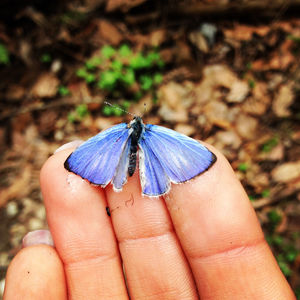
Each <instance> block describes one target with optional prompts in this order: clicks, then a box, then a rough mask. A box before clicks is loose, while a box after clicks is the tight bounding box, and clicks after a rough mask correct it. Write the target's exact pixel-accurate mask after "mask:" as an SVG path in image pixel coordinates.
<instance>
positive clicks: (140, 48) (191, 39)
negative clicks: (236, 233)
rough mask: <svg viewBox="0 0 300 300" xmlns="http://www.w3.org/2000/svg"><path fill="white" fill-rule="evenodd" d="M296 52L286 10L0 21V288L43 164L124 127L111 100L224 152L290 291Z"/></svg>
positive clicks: (38, 222) (299, 166)
mask: <svg viewBox="0 0 300 300" xmlns="http://www.w3.org/2000/svg"><path fill="white" fill-rule="evenodd" d="M75 2H76V1H75ZM120 2H122V1H120ZM141 2H143V1H141ZM114 9H116V8H114ZM299 57H300V18H299V17H298V18H297V17H296V16H294V15H293V14H292V13H291V12H288V11H285V10H282V11H279V13H278V14H277V15H276V16H275V17H272V18H262V19H260V18H259V20H258V18H257V19H256V18H255V17H252V18H251V19H250V18H247V20H245V18H243V21H242V20H241V18H236V19H235V18H232V17H230V18H226V17H224V18H210V19H204V18H199V17H195V16H193V17H192V18H191V17H184V16H181V17H178V18H177V17H174V16H172V17H169V16H168V15H167V13H166V12H164V13H162V12H159V13H158V12H157V11H155V10H154V11H153V12H151V13H143V12H142V10H140V11H137V12H136V13H132V14H123V13H122V12H117V13H115V12H113V13H105V9H104V8H103V7H100V8H98V9H95V8H94V7H93V8H89V7H79V8H78V7H77V8H76V7H75V5H64V6H59V7H57V8H56V9H53V8H52V9H51V10H50V11H48V10H43V9H41V8H39V7H35V6H24V7H22V9H20V10H19V11H18V12H17V13H15V14H13V15H12V16H9V18H3V20H0V78H1V80H0V162H1V163H0V190H1V194H0V220H1V222H0V237H1V240H0V290H1V289H3V285H4V276H5V272H6V269H7V266H8V264H9V262H10V261H11V259H12V257H13V256H14V255H15V254H16V253H17V251H18V250H19V249H20V248H21V244H22V237H23V236H24V235H25V234H26V233H27V232H28V231H31V230H36V229H41V228H47V224H46V214H45V209H44V206H43V202H42V197H41V193H40V187H39V171H40V169H41V166H42V165H43V163H44V162H45V161H46V160H47V158H48V157H49V156H50V155H51V154H52V153H53V152H54V151H55V149H56V148H58V147H59V146H60V145H62V144H64V143H66V142H69V141H72V140H74V139H83V140H84V139H87V138H88V137H91V136H92V135H95V134H96V133H98V132H99V131H100V130H103V129H104V128H107V127H109V126H111V125H113V124H117V123H120V122H121V121H124V120H125V121H126V122H128V121H129V120H130V118H131V117H130V116H129V115H128V114H124V113H123V112H122V111H121V110H119V109H116V108H114V107H111V106H107V105H105V104H104V101H109V102H111V103H113V104H115V105H118V106H119V107H120V108H122V109H125V110H127V111H129V112H131V113H134V114H139V115H144V116H143V119H144V123H150V124H160V125H163V126H166V127H169V128H172V129H175V130H177V131H179V132H182V133H184V134H186V135H189V136H192V137H193V138H196V139H201V140H204V141H206V142H208V143H210V144H212V145H214V146H215V147H217V148H218V149H219V150H221V151H222V152H223V153H224V155H225V156H226V157H227V158H228V160H229V161H230V163H231V165H232V167H233V169H234V170H235V172H236V175H237V176H238V178H239V179H240V180H241V182H242V184H243V186H244V187H245V189H246V191H247V193H248V195H249V199H250V201H251V202H252V204H253V206H254V208H255V209H256V212H257V215H258V217H259V220H260V223H261V225H262V227H263V229H264V232H265V236H266V239H267V241H268V242H269V244H270V246H271V248H272V251H273V253H274V255H275V256H276V259H277V261H278V263H279V265H280V267H281V269H282V271H283V273H284V274H285V276H286V277H287V278H288V280H289V282H290V284H291V285H292V287H293V289H294V290H295V292H296V293H298V297H300V276H299V268H300V99H299V96H300V65H299V62H300V59H299ZM0 297H1V293H0ZM299 299H300V298H299Z"/></svg>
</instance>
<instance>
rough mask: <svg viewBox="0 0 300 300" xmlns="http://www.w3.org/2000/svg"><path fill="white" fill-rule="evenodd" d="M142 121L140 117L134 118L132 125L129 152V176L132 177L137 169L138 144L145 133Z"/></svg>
mask: <svg viewBox="0 0 300 300" xmlns="http://www.w3.org/2000/svg"><path fill="white" fill-rule="evenodd" d="M143 126H144V125H143V124H142V119H141V118H139V117H136V118H134V122H133V123H132V124H131V128H132V133H131V136H130V137H131V143H130V151H129V164H128V175H129V176H132V175H133V173H134V171H135V169H136V153H137V151H138V142H139V140H140V138H141V134H142V132H143Z"/></svg>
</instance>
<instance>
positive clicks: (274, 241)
mask: <svg viewBox="0 0 300 300" xmlns="http://www.w3.org/2000/svg"><path fill="white" fill-rule="evenodd" d="M272 244H274V245H277V246H280V245H282V244H283V237H282V236H280V235H278V234H274V235H273V236H272Z"/></svg>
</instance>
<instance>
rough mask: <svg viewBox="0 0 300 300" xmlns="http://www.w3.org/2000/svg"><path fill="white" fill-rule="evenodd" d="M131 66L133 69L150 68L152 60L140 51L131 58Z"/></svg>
mask: <svg viewBox="0 0 300 300" xmlns="http://www.w3.org/2000/svg"><path fill="white" fill-rule="evenodd" d="M129 66H130V67H132V68H133V69H143V68H149V67H150V66H151V61H150V60H149V59H147V58H146V57H145V56H144V55H143V54H142V53H141V52H139V53H137V54H135V55H134V56H133V57H132V58H131V59H130V62H129Z"/></svg>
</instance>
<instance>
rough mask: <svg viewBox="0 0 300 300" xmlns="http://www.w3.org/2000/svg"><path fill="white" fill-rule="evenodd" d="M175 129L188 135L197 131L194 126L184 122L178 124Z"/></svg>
mask: <svg viewBox="0 0 300 300" xmlns="http://www.w3.org/2000/svg"><path fill="white" fill-rule="evenodd" d="M174 129H175V130H176V131H178V132H180V133H182V134H185V135H187V136H191V135H193V134H194V133H195V131H196V130H195V127H194V126H192V125H189V124H184V123H179V124H177V125H176V126H175V128H174Z"/></svg>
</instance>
